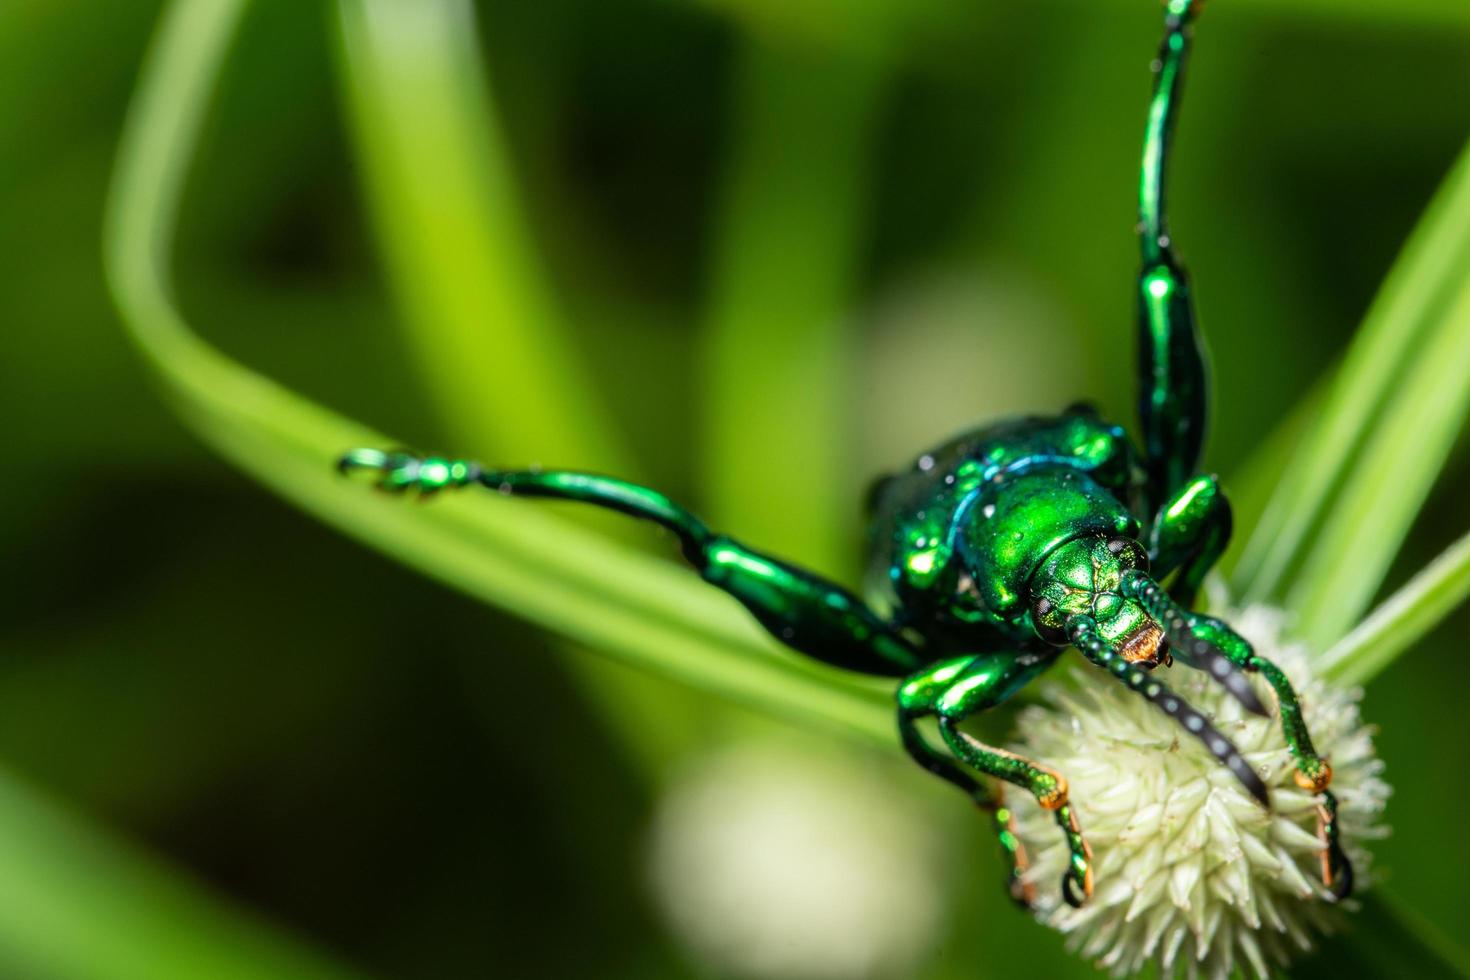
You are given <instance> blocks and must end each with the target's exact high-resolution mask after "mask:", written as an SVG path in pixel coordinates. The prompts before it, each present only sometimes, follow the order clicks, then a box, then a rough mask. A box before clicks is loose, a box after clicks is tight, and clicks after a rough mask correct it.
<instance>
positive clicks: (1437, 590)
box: [1317, 534, 1470, 684]
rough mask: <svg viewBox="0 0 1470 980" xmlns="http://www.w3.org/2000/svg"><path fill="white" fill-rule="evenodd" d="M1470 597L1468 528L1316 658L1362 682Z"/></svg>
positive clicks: (1349, 680)
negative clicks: (1351, 629) (1461, 535)
mask: <svg viewBox="0 0 1470 980" xmlns="http://www.w3.org/2000/svg"><path fill="white" fill-rule="evenodd" d="M1466 598H1470V534H1467V535H1465V536H1464V537H1462V538H1460V540H1458V541H1456V542H1455V543H1454V544H1452V545H1450V547H1449V548H1447V549H1446V550H1445V551H1444V553H1443V554H1441V555H1440V556H1439V557H1438V558H1436V559H1435V560H1434V561H1432V562H1430V563H1429V564H1428V565H1427V566H1425V568H1424V569H1423V571H1421V572H1420V573H1419V574H1418V575H1415V576H1414V577H1413V578H1412V579H1410V580H1409V581H1408V583H1406V584H1405V585H1404V586H1403V588H1401V589H1399V590H1398V591H1397V592H1395V593H1394V594H1393V595H1391V596H1389V597H1388V598H1387V599H1386V600H1384V602H1383V604H1382V605H1380V606H1379V607H1378V608H1377V609H1375V610H1373V612H1372V613H1371V614H1370V615H1369V616H1368V618H1367V619H1365V620H1363V621H1362V622H1361V623H1359V624H1358V626H1357V627H1356V628H1355V629H1354V630H1353V631H1352V632H1351V633H1349V634H1348V635H1347V636H1345V637H1343V638H1342V639H1341V640H1339V641H1338V642H1337V643H1335V644H1333V646H1332V648H1331V649H1329V650H1328V651H1327V652H1326V653H1324V654H1323V655H1322V657H1321V659H1320V660H1318V661H1317V665H1318V667H1319V669H1321V670H1323V671H1324V672H1326V673H1327V674H1328V675H1329V676H1331V677H1333V678H1335V679H1337V680H1339V681H1341V682H1343V683H1344V684H1364V683H1367V682H1368V681H1370V680H1372V679H1373V678H1374V677H1375V676H1377V675H1378V674H1379V673H1381V672H1382V671H1383V670H1384V668H1386V667H1387V666H1388V665H1389V664H1391V663H1393V661H1394V660H1395V659H1397V658H1398V656H1399V655H1400V654H1402V653H1404V652H1405V651H1406V650H1408V649H1409V648H1411V647H1412V646H1413V645H1414V644H1415V643H1418V642H1419V640H1421V639H1423V638H1424V636H1426V635H1427V634H1428V633H1429V632H1430V631H1432V630H1433V629H1434V628H1435V627H1436V626H1438V625H1439V624H1440V623H1441V622H1443V621H1444V618H1445V617H1446V616H1448V615H1449V614H1450V613H1452V612H1454V611H1455V610H1456V609H1457V608H1459V606H1460V604H1461V603H1463V602H1464V601H1465V600H1466Z"/></svg>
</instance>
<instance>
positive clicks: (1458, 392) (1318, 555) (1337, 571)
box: [1286, 210, 1470, 649]
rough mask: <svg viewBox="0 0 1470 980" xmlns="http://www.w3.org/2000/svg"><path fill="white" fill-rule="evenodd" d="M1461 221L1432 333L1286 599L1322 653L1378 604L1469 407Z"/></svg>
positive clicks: (1467, 250) (1467, 246)
mask: <svg viewBox="0 0 1470 980" xmlns="http://www.w3.org/2000/svg"><path fill="white" fill-rule="evenodd" d="M1462 220H1463V222H1464V226H1465V237H1466V242H1465V243H1464V244H1463V245H1462V247H1461V250H1460V252H1459V253H1458V255H1457V256H1456V260H1457V261H1456V262H1455V264H1454V266H1453V271H1449V270H1447V276H1448V278H1450V279H1451V280H1452V282H1451V283H1447V284H1446V285H1452V286H1453V287H1454V288H1452V289H1450V290H1449V291H1448V292H1449V296H1448V297H1447V298H1446V297H1444V293H1445V292H1446V290H1445V289H1443V288H1441V289H1440V290H1439V292H1440V295H1441V297H1442V298H1441V300H1440V304H1439V305H1438V306H1437V308H1434V309H1433V311H1432V312H1430V313H1429V316H1430V317H1431V322H1432V330H1431V331H1430V332H1429V333H1428V335H1427V336H1424V337H1422V338H1421V340H1420V342H1419V344H1418V345H1416V346H1417V348H1418V349H1417V350H1416V352H1415V355H1414V359H1413V362H1412V363H1411V365H1410V366H1409V368H1408V370H1407V371H1406V372H1405V373H1404V375H1403V377H1402V379H1401V381H1400V382H1399V383H1398V384H1397V385H1396V386H1395V391H1394V395H1393V397H1392V398H1391V399H1390V400H1389V402H1388V404H1387V406H1386V407H1385V408H1384V409H1383V414H1382V416H1381V417H1380V418H1379V419H1378V421H1377V424H1376V426H1374V428H1373V430H1372V435H1371V437H1370V438H1369V439H1368V441H1367V443H1365V444H1364V445H1363V447H1362V448H1361V449H1360V450H1359V451H1358V453H1357V454H1356V458H1355V459H1354V460H1353V461H1352V464H1351V466H1350V468H1349V469H1348V470H1347V473H1346V475H1345V476H1344V478H1343V480H1342V490H1341V493H1340V495H1339V497H1338V500H1337V501H1336V503H1335V504H1334V506H1333V508H1332V511H1331V512H1330V513H1329V515H1328V517H1327V520H1326V521H1325V523H1324V524H1323V525H1322V529H1321V531H1320V532H1319V533H1318V534H1317V535H1316V538H1315V540H1314V541H1313V544H1312V548H1311V550H1310V552H1309V553H1308V555H1307V559H1306V561H1305V562H1303V564H1302V569H1301V572H1300V573H1299V574H1298V575H1297V577H1296V581H1295V584H1294V585H1293V587H1292V590H1291V592H1290V594H1289V596H1288V600H1287V604H1286V607H1287V609H1288V610H1289V611H1291V612H1293V613H1294V614H1295V616H1296V632H1297V633H1298V634H1299V635H1300V636H1301V637H1302V638H1303V639H1304V640H1306V641H1307V642H1308V643H1309V644H1311V645H1313V646H1314V647H1315V648H1317V649H1323V648H1325V647H1326V646H1327V645H1328V644H1331V643H1334V642H1336V641H1337V640H1338V639H1340V638H1341V637H1342V635H1343V634H1344V633H1346V632H1347V631H1348V630H1349V629H1350V628H1351V627H1352V625H1353V624H1354V623H1355V622H1357V621H1358V618H1359V617H1360V616H1361V615H1362V613H1363V611H1364V610H1365V609H1366V608H1367V607H1368V604H1369V603H1370V602H1371V601H1372V599H1373V596H1374V594H1375V593H1376V592H1377V591H1378V587H1379V585H1380V584H1381V583H1382V582H1383V578H1384V576H1385V575H1386V574H1387V572H1388V568H1389V565H1390V564H1391V563H1392V562H1393V559H1394V556H1395V555H1396V554H1398V550H1399V546H1400V545H1401V544H1402V542H1403V540H1404V537H1405V536H1406V535H1407V534H1408V532H1409V528H1410V526H1411V525H1412V524H1413V521H1414V518H1415V517H1416V516H1417V515H1418V513H1419V509H1420V507H1421V506H1422V505H1423V503H1424V499H1425V498H1426V497H1427V496H1428V494H1429V489H1430V487H1431V486H1432V485H1433V483H1434V479H1435V477H1436V476H1438V474H1439V471H1440V469H1441V468H1442V467H1443V466H1444V462H1445V459H1446V458H1447V457H1448V456H1449V452H1450V449H1451V447H1452V446H1453V444H1454V441H1455V437H1456V435H1457V434H1458V433H1459V431H1460V429H1461V427H1462V425H1463V423H1464V420H1465V415H1466V412H1467V410H1470V370H1467V366H1470V210H1467V213H1466V214H1465V216H1464V218H1463V219H1462Z"/></svg>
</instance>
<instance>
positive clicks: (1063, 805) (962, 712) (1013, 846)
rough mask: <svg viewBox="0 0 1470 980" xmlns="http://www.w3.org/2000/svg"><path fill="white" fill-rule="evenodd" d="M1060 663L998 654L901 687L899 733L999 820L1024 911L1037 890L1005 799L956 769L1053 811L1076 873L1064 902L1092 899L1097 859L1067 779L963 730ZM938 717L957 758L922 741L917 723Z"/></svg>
mask: <svg viewBox="0 0 1470 980" xmlns="http://www.w3.org/2000/svg"><path fill="white" fill-rule="evenodd" d="M1053 660H1055V656H1054V655H1027V654H1015V653H1000V654H993V653H992V654H978V655H967V656H962V657H954V658H951V659H949V660H943V661H940V662H938V663H936V664H932V665H930V666H929V667H926V668H925V669H924V670H922V671H920V672H919V673H917V674H913V675H911V676H910V677H909V678H908V679H907V680H905V681H904V683H903V684H902V685H901V686H900V687H899V689H898V703H899V730H900V732H901V733H902V735H903V741H904V747H905V748H907V749H908V751H909V754H910V755H912V756H913V757H914V759H915V760H917V761H918V762H919V764H920V765H922V766H924V768H926V769H928V770H929V771H930V772H933V773H934V774H935V775H938V776H940V777H942V778H944V779H946V780H948V781H949V782H951V783H953V784H954V785H956V786H958V787H959V788H960V789H962V790H964V791H965V792H966V793H967V794H968V795H969V796H970V797H971V798H972V799H974V800H975V802H976V803H977V805H979V806H980V807H981V808H982V809H985V810H987V811H989V812H990V813H992V814H993V815H994V817H995V820H996V831H997V834H998V835H999V837H1000V842H1001V846H1002V848H1003V849H1004V850H1005V852H1006V856H1007V859H1008V861H1009V863H1010V873H1009V885H1010V890H1011V896H1012V898H1014V899H1016V900H1017V901H1018V902H1021V903H1022V904H1027V905H1029V904H1030V903H1031V901H1032V899H1033V897H1034V890H1033V888H1032V886H1031V885H1030V884H1029V883H1027V882H1026V881H1025V880H1024V877H1023V876H1024V873H1025V871H1026V867H1027V860H1026V852H1025V849H1024V846H1023V845H1022V844H1021V842H1020V840H1019V839H1017V838H1016V836H1015V831H1014V827H1013V826H1012V820H1011V815H1010V812H1009V810H1008V809H1007V808H1006V807H1005V806H1004V803H1003V800H1004V798H1003V796H1002V795H1001V794H1000V793H998V792H994V791H991V790H988V789H987V788H986V787H985V786H984V784H982V783H981V782H980V781H979V780H977V779H976V778H975V777H974V776H973V775H971V774H970V773H969V772H968V771H966V770H965V769H964V768H962V767H961V766H959V765H958V764H956V762H955V758H954V757H958V759H960V760H961V761H963V762H964V763H966V764H967V765H968V766H971V767H973V768H975V769H978V770H979V771H980V772H982V773H984V774H985V775H987V776H993V777H995V778H996V779H1001V780H1005V781H1006V782H1009V783H1012V784H1013V785H1016V786H1019V787H1021V788H1022V789H1025V790H1027V791H1028V792H1030V793H1031V794H1032V795H1033V796H1035V797H1036V800H1037V802H1038V803H1039V804H1040V805H1041V806H1042V807H1043V808H1045V809H1048V810H1051V811H1052V812H1053V813H1054V814H1055V815H1056V821H1057V825H1058V826H1059V827H1060V828H1061V829H1062V832H1063V834H1064V836H1065V838H1066V841H1067V849H1068V852H1069V854H1070V860H1069V862H1068V870H1067V872H1066V873H1065V874H1064V875H1063V877H1062V896H1063V897H1064V898H1065V899H1066V900H1067V902H1068V904H1071V905H1074V906H1077V905H1081V904H1082V903H1083V902H1084V901H1086V900H1087V898H1088V897H1089V896H1091V894H1092V851H1091V849H1090V848H1089V847H1088V845H1087V842H1086V840H1085V839H1084V838H1083V836H1082V828H1081V827H1080V825H1079V824H1078V822H1077V816H1076V814H1075V813H1074V812H1073V810H1072V807H1071V804H1070V803H1069V801H1068V799H1067V781H1066V779H1065V778H1063V777H1062V775H1061V773H1059V772H1057V771H1056V770H1054V769H1050V768H1048V767H1046V766H1044V765H1041V764H1040V763H1037V762H1033V761H1031V760H1030V759H1026V758H1023V757H1021V756H1018V755H1015V754H1014V753H1011V752H1007V751H1005V750H1004V749H998V748H994V747H992V746H989V745H986V744H984V743H983V742H981V741H979V740H978V739H976V738H975V737H974V736H972V735H969V734H967V733H965V732H962V731H960V728H959V725H960V722H962V721H963V720H964V719H965V718H967V717H969V716H971V715H974V714H977V713H979V712H981V711H984V710H985V709H986V708H990V707H994V706H995V705H997V704H1000V703H1001V702H1002V701H1004V700H1005V699H1006V698H1008V697H1010V696H1011V695H1012V694H1013V693H1015V692H1016V691H1017V690H1019V689H1020V688H1021V687H1022V686H1024V685H1025V684H1026V683H1027V682H1028V681H1030V680H1031V679H1032V678H1033V677H1035V676H1036V675H1037V674H1039V673H1041V671H1043V670H1045V669H1046V668H1047V667H1048V666H1050V665H1051V663H1052V661H1053ZM931 716H932V717H935V718H937V719H938V722H939V732H940V735H941V736H942V737H943V739H944V742H945V745H946V746H947V747H948V748H949V750H950V752H951V753H953V757H952V756H950V755H948V754H946V753H943V752H941V751H939V750H938V749H935V748H934V747H933V746H931V745H930V744H929V743H928V742H927V741H926V740H925V739H924V737H923V736H922V735H921V734H920V733H919V731H918V728H917V724H916V723H917V722H918V721H919V720H920V719H922V718H926V717H931Z"/></svg>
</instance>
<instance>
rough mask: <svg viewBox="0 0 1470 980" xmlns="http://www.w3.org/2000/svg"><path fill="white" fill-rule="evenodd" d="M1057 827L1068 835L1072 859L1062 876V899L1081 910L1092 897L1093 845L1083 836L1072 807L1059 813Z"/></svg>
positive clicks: (1063, 807)
mask: <svg viewBox="0 0 1470 980" xmlns="http://www.w3.org/2000/svg"><path fill="white" fill-rule="evenodd" d="M1056 814H1057V825H1058V826H1059V827H1061V828H1062V833H1064V834H1066V835H1067V849H1068V851H1070V852H1071V859H1070V861H1069V862H1068V864H1067V870H1066V872H1064V873H1063V875H1062V898H1063V899H1064V900H1065V901H1066V903H1067V904H1068V905H1070V906H1072V908H1074V909H1077V908H1081V907H1082V906H1083V904H1084V903H1086V901H1087V900H1088V899H1089V898H1091V897H1092V845H1090V844H1088V843H1087V838H1085V837H1083V836H1082V826H1081V824H1079V823H1078V822H1077V814H1076V813H1075V812H1073V810H1072V808H1071V807H1070V806H1062V807H1060V808H1059V809H1058V810H1057V811H1056Z"/></svg>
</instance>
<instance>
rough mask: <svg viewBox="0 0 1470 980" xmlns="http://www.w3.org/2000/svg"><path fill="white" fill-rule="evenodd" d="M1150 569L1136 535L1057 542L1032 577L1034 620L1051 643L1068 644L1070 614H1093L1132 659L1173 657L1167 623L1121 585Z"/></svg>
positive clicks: (1150, 661)
mask: <svg viewBox="0 0 1470 980" xmlns="http://www.w3.org/2000/svg"><path fill="white" fill-rule="evenodd" d="M1134 568H1137V569H1143V570H1145V571H1146V570H1147V569H1148V553H1147V552H1146V551H1144V549H1143V546H1142V545H1140V544H1139V543H1138V542H1137V541H1134V540H1133V539H1132V538H1122V537H1113V538H1107V537H1083V538H1074V539H1072V540H1071V541H1068V542H1066V543H1065V544H1062V545H1060V546H1059V547H1057V548H1056V549H1055V550H1054V551H1052V553H1051V554H1050V555H1048V556H1047V557H1046V560H1045V561H1043V562H1042V563H1041V566H1040V567H1039V568H1038V569H1037V570H1036V573H1035V574H1034V575H1033V576H1032V577H1031V622H1032V625H1033V626H1034V627H1035V629H1036V634H1037V635H1038V636H1040V637H1041V638H1042V639H1043V640H1045V641H1046V642H1048V643H1052V644H1055V645H1057V646H1066V645H1067V644H1068V643H1069V642H1070V640H1069V639H1068V637H1067V627H1066V624H1067V620H1068V619H1070V618H1071V617H1073V616H1078V615H1083V616H1089V617H1091V618H1092V619H1093V620H1094V621H1095V622H1096V623H1097V632H1098V634H1099V635H1100V636H1101V637H1102V638H1103V640H1105V641H1106V642H1107V643H1108V644H1109V645H1110V646H1111V647H1112V648H1113V650H1114V652H1116V653H1118V654H1119V655H1120V656H1122V657H1123V659H1124V660H1127V661H1128V662H1130V663H1135V664H1138V665H1139V666H1141V667H1150V668H1152V667H1156V666H1158V665H1159V664H1161V663H1163V664H1168V663H1170V662H1171V657H1170V654H1169V641H1168V640H1167V639H1166V638H1165V636H1164V630H1163V628H1162V627H1161V626H1160V625H1159V624H1158V622H1156V621H1155V620H1154V618H1153V617H1152V616H1150V615H1149V614H1148V612H1147V611H1145V610H1144V608H1143V606H1142V605H1141V604H1140V603H1139V602H1138V600H1136V599H1130V598H1126V597H1125V596H1124V595H1123V594H1122V592H1121V591H1120V586H1121V584H1122V580H1123V573H1124V572H1127V571H1128V570H1129V569H1134Z"/></svg>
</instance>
